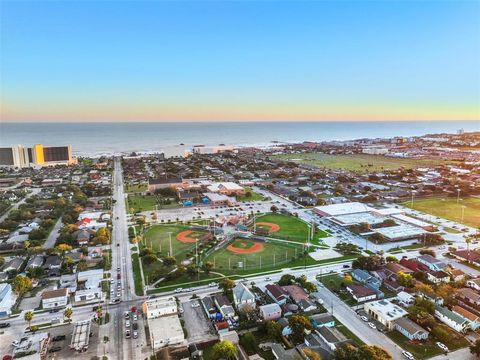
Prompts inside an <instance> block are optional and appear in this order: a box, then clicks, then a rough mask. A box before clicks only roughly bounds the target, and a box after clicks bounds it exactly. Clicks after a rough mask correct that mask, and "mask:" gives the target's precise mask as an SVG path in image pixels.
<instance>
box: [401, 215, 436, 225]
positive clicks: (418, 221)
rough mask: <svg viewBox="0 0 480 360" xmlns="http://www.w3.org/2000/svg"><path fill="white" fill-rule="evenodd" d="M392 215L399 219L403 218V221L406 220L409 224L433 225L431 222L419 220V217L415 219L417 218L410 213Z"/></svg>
mask: <svg viewBox="0 0 480 360" xmlns="http://www.w3.org/2000/svg"><path fill="white" fill-rule="evenodd" d="M392 217H393V218H395V219H397V220H401V221H404V222H406V223H409V224H412V225H414V226H418V227H421V228H425V227H429V226H433V225H432V224H430V223H428V222H426V221H422V220H418V219H415V218H413V217H411V216H408V215H403V214H397V215H392Z"/></svg>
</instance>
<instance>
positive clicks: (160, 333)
mask: <svg viewBox="0 0 480 360" xmlns="http://www.w3.org/2000/svg"><path fill="white" fill-rule="evenodd" d="M148 328H149V330H150V335H151V337H152V338H153V339H155V342H157V341H161V342H163V343H165V344H166V345H168V344H170V345H171V344H178V343H180V342H182V341H183V340H184V334H183V329H182V324H181V323H180V319H179V318H178V316H176V315H170V316H162V317H159V318H156V319H148Z"/></svg>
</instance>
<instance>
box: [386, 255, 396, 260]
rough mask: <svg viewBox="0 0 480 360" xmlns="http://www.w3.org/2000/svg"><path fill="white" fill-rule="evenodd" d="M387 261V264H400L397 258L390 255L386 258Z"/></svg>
mask: <svg viewBox="0 0 480 360" xmlns="http://www.w3.org/2000/svg"><path fill="white" fill-rule="evenodd" d="M385 261H386V262H398V259H397V258H396V257H395V256H392V255H390V256H387V257H386V258H385Z"/></svg>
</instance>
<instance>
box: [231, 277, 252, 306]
mask: <svg viewBox="0 0 480 360" xmlns="http://www.w3.org/2000/svg"><path fill="white" fill-rule="evenodd" d="M233 295H234V296H235V299H236V300H237V301H239V302H241V301H246V300H255V295H253V294H252V292H251V291H250V290H249V289H248V288H247V287H246V286H245V284H243V283H242V282H241V281H239V282H238V283H237V285H236V286H235V287H234V288H233Z"/></svg>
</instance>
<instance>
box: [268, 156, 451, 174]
mask: <svg viewBox="0 0 480 360" xmlns="http://www.w3.org/2000/svg"><path fill="white" fill-rule="evenodd" d="M274 158H276V159H279V160H285V161H292V162H295V163H298V164H306V165H312V166H315V167H319V168H327V169H343V170H350V171H360V172H367V171H380V170H395V169H399V168H401V167H404V168H406V169H411V168H415V167H422V166H425V165H429V166H432V165H437V164H446V163H447V162H445V161H442V160H437V159H403V158H390V157H386V156H381V155H368V154H352V155H343V154H339V155H330V154H322V153H303V154H281V155H275V156H274Z"/></svg>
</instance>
